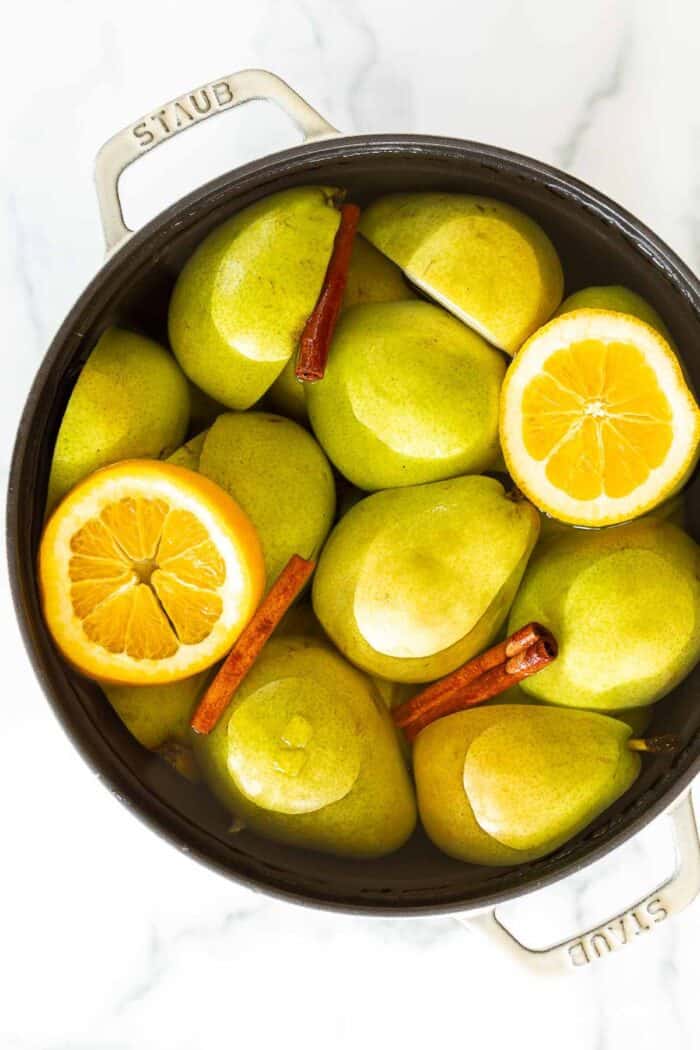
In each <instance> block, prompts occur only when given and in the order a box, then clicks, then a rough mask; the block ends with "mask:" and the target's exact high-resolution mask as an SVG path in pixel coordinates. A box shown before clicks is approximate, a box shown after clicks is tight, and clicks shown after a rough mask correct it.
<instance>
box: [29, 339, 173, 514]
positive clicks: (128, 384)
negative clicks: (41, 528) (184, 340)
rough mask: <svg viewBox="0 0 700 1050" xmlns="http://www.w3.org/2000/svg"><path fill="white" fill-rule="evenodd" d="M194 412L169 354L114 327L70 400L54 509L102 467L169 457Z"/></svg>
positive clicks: (51, 498) (55, 470)
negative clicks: (78, 484)
mask: <svg viewBox="0 0 700 1050" xmlns="http://www.w3.org/2000/svg"><path fill="white" fill-rule="evenodd" d="M189 412H190V403H189V393H188V389H187V381H186V379H185V377H184V375H183V374H182V372H181V371H180V369H179V367H178V365H177V362H176V361H175V360H174V358H173V357H172V356H171V355H170V354H169V353H168V351H167V350H164V349H163V347H162V346H159V345H158V343H154V342H153V340H152V339H146V337H145V336H142V335H136V334H135V333H134V332H127V331H125V330H124V329H122V328H108V329H107V331H106V332H104V333H103V334H102V335H101V336H100V338H99V340H98V342H97V344H96V346H95V348H94V350H93V351H92V353H91V354H90V356H89V357H88V359H87V361H86V362H85V365H84V366H83V369H82V371H81V373H80V375H79V376H78V380H77V382H76V384H75V386H74V388H73V392H72V394H71V396H70V400H69V401H68V406H67V408H66V411H65V413H64V416H63V420H62V422H61V426H60V429H59V431H58V437H57V438H56V446H55V448H54V454H53V461H52V463H51V475H50V477H49V490H48V496H47V510H52V509H53V507H54V506H55V505H56V503H58V501H59V500H60V499H62V498H63V497H64V496H65V495H66V493H67V492H68V491H69V490H70V489H72V488H73V486H74V485H76V484H77V483H78V482H79V481H80V480H81V479H82V478H84V477H86V476H87V475H88V474H91V473H92V472H93V471H94V470H97V469H98V467H105V466H107V465H108V464H110V463H116V462H117V461H118V460H120V459H131V458H132V457H145V458H151V459H158V458H160V457H162V456H166V455H168V453H170V452H172V451H173V449H175V448H176V447H177V446H178V445H179V444H180V442H181V441H182V439H183V438H184V436H185V432H186V430H187V423H188V420H189Z"/></svg>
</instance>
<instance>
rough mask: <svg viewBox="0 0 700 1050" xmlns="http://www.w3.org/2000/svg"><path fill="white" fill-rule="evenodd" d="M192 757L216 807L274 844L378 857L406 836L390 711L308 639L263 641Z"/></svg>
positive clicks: (410, 820) (408, 812) (403, 787)
mask: <svg viewBox="0 0 700 1050" xmlns="http://www.w3.org/2000/svg"><path fill="white" fill-rule="evenodd" d="M195 753H196V757H197V761H198V763H199V766H200V769H201V771H202V775H203V777H204V779H205V780H206V781H207V783H208V784H209V786H210V787H211V789H212V790H213V791H214V793H215V794H216V795H217V796H218V798H219V799H220V800H221V801H222V802H223V804H224V805H225V806H227V807H228V808H229V809H230V810H231V812H233V813H234V814H235V816H236V817H238V818H239V819H240V820H242V821H243V822H244V824H245V825H246V826H247V827H249V828H250V829H251V830H253V831H256V832H258V833H259V834H261V835H265V836H267V837H269V838H272V839H276V840H278V841H280V842H286V843H289V844H290V845H294V846H300V847H302V848H305V849H316V850H321V851H323V852H326V853H335V854H338V855H340V856H345V857H353V858H362V857H377V856H382V855H383V854H385V853H391V852H392V851H394V850H396V849H398V848H399V847H400V846H401V845H403V843H404V842H405V841H406V839H407V838H408V837H409V836H410V835H411V833H412V831H413V828H414V825H415V820H416V811H415V801H414V797H413V791H412V787H411V783H410V781H409V777H408V773H407V770H406V767H405V764H404V761H403V758H402V756H401V752H400V749H399V745H398V741H397V739H396V734H395V733H394V730H393V728H392V725H391V722H390V720H389V716H388V713H387V711H386V709H385V708H384V705H383V704H382V702H381V700H379V698H378V697H377V696H376V694H375V693H374V690H373V687H372V683H371V682H370V680H369V679H368V678H367V677H366V676H365V675H363V674H361V673H360V672H359V671H357V670H356V669H355V668H353V667H351V666H350V665H349V664H348V663H346V661H345V660H343V658H342V657H341V656H339V655H338V654H337V653H335V652H334V651H333V650H332V649H331V648H330V647H329V646H328V645H327V644H325V643H323V642H321V641H319V640H318V639H315V638H301V637H296V638H294V637H281V638H273V639H271V640H270V641H269V642H268V643H267V645H266V646H265V648H264V650H263V652H262V654H261V655H260V657H259V658H258V660H257V661H256V663H255V665H254V667H253V668H252V670H251V671H250V673H249V674H248V676H247V677H246V679H245V680H244V682H243V684H242V685H241V686H240V688H239V689H238V691H237V693H236V695H235V696H234V698H233V700H232V702H231V703H230V705H229V707H228V708H227V710H226V711H225V713H224V715H223V717H222V718H221V720H220V721H219V723H218V725H217V727H216V729H215V730H214V731H213V732H212V733H211V734H209V736H202V737H199V738H198V739H197V741H196V743H195Z"/></svg>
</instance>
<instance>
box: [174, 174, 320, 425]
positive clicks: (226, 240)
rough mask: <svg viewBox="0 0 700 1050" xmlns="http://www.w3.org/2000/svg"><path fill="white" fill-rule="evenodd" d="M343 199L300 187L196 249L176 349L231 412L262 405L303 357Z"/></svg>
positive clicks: (183, 277) (180, 298)
mask: <svg viewBox="0 0 700 1050" xmlns="http://www.w3.org/2000/svg"><path fill="white" fill-rule="evenodd" d="M338 196H339V194H338V191H337V190H334V189H329V188H327V187H325V186H296V187H294V189H290V190H283V191H282V192H281V193H273V194H271V195H270V196H269V197H264V198H263V199H262V200H259V201H256V202H255V204H251V205H249V206H248V207H247V208H244V209H243V210H242V211H240V212H238V213H237V214H236V215H234V216H233V218H231V219H229V220H228V221H227V222H225V223H224V224H223V225H222V226H219V227H217V229H215V230H214V231H213V232H212V233H210V234H209V236H208V237H207V238H206V239H205V240H204V241H203V242H202V243H201V244H200V245H199V247H198V248H197V249H196V251H195V252H194V254H193V255H192V256H191V257H190V259H189V260H188V261H187V263H186V264H185V266H184V268H183V270H182V272H181V274H180V276H179V277H178V280H177V283H176V285H175V288H174V291H173V294H172V298H171V300H170V313H169V319H168V326H169V331H170V342H171V345H172V348H173V351H174V353H175V356H176V357H177V359H178V361H179V362H180V364H181V366H182V368H183V369H184V371H185V372H186V373H187V375H188V376H189V378H190V379H191V380H192V381H193V382H194V383H196V385H197V386H198V387H200V388H201V389H202V390H204V391H205V393H207V394H209V395H210V396H211V397H213V398H214V399H215V400H216V401H220V402H221V403H222V404H224V405H227V406H228V408H235V409H245V408H249V407H250V406H251V405H252V404H254V403H255V402H256V401H257V400H258V398H260V397H262V395H263V394H264V393H265V391H266V390H267V389H268V387H270V386H271V384H272V383H273V382H274V381H275V379H276V378H277V376H278V375H279V374H280V372H281V371H282V369H283V368H284V366H285V364H286V363H287V361H288V360H289V358H290V357H291V356H292V354H293V353H294V351H295V350H296V347H297V344H298V342H299V337H300V335H301V332H302V330H303V327H304V324H305V322H306V319H307V318H308V316H309V314H310V313H311V311H312V310H313V308H314V306H315V305H316V300H317V299H318V296H319V293H320V291H321V286H322V284H323V278H324V276H325V273H326V268H327V266H328V261H329V259H330V256H331V252H332V250H333V241H334V239H335V234H336V231H337V229H338V226H339V224H340V213H339V212H338V209H337V208H336V206H335V205H336V201H337V199H338Z"/></svg>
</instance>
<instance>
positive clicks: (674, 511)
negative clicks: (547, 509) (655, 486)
mask: <svg viewBox="0 0 700 1050" xmlns="http://www.w3.org/2000/svg"><path fill="white" fill-rule="evenodd" d="M649 519H652V520H654V521H669V522H671V524H673V525H677V526H678V527H679V528H680V529H684V528H685V524H686V520H685V519H686V514H685V494H684V493H683V492H677V493H676V494H675V496H671V497H670V498H669V499H667V500H664V502H663V503H659V505H658V507H652V509H651V510H650V511H648V512H647V513H646V514H643V515H642V516H641V518H638V519H636V520H638V521H640V520H643V521H647V520H649ZM584 531H587V530H585V529H584V528H583V527H581V526H578V525H567V524H566V523H565V522H563V521H557V519H556V518H551V517H550V516H549V514H544V513H542V516H541V526H540V539H539V545H540V547H543V546H545V545H546V544H549V543H550V542H551V541H552V540H557V539H560V538H561V537H562V536H571V535H574V536H575V535H577V534H578V533H579V532H584Z"/></svg>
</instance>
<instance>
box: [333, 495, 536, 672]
mask: <svg viewBox="0 0 700 1050" xmlns="http://www.w3.org/2000/svg"><path fill="white" fill-rule="evenodd" d="M538 530H539V515H538V514H537V511H536V510H535V509H534V507H532V506H531V505H530V504H529V503H527V502H525V501H523V500H513V499H511V498H509V497H508V496H506V494H505V492H504V490H503V486H502V485H501V484H500V483H499V482H498V481H496V480H494V479H493V478H488V477H476V476H472V477H463V478H454V479H452V480H450V481H439V482H434V483H433V484H431V485H417V486H414V487H412V488H404V489H392V490H389V491H387V492H378V493H376V494H375V495H373V496H368V497H367V498H366V499H364V500H362V501H361V502H360V503H357V504H356V505H355V506H354V507H353V508H352V509H351V510H349V511H348V513H347V514H346V515H345V517H344V518H342V519H341V520H340V521H339V522H338V524H337V525H336V526H335V528H334V530H333V532H332V533H331V535H330V537H329V539H328V541H327V543H326V546H325V547H324V549H323V553H322V554H321V558H320V560H319V564H318V568H317V570H316V574H315V577H314V583H313V606H314V610H315V612H316V615H317V617H318V619H319V621H320V622H321V626H322V627H323V629H324V630H325V631H326V633H327V634H328V636H329V637H330V638H331V639H332V640H333V642H335V644H336V645H337V647H338V648H339V649H340V651H341V652H342V653H343V654H344V655H345V656H346V657H347V658H348V659H349V660H351V661H352V662H353V663H354V664H357V666H358V667H361V668H363V670H365V671H368V672H369V673H370V674H373V675H377V676H378V677H380V678H386V679H388V680H389V681H393V682H426V681H430V680H432V679H434V678H439V677H440V676H441V675H445V674H448V673H449V672H450V671H452V670H454V668H456V667H459V666H460V664H462V663H464V662H465V660H468V659H469V658H470V657H472V656H474V655H475V654H476V653H478V652H480V651H481V650H482V649H484V648H485V647H486V646H487V645H488V644H489V643H490V642H491V641H492V640H493V638H494V637H495V635H496V633H497V632H498V630H499V628H500V627H501V626H502V624H503V622H504V620H505V618H506V616H507V615H508V609H509V608H510V605H511V602H512V601H513V596H514V594H515V591H516V589H517V587H518V584H519V583H520V579H521V577H522V574H523V572H524V570H525V566H526V564H527V560H528V558H529V556H530V552H531V551H532V548H533V546H534V544H535V542H536V540H537V534H538Z"/></svg>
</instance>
